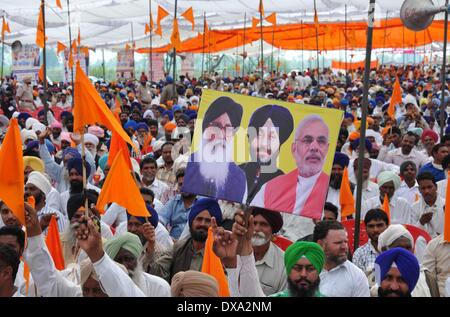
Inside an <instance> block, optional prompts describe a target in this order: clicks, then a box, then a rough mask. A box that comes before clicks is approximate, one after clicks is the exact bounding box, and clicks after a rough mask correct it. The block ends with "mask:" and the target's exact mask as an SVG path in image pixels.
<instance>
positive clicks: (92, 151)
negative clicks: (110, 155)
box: [88, 149, 97, 159]
mask: <svg viewBox="0 0 450 317" xmlns="http://www.w3.org/2000/svg"><path fill="white" fill-rule="evenodd" d="M88 151H89V153H91V154H92V157H93V158H94V159H95V156H96V155H97V149H93V150H88Z"/></svg>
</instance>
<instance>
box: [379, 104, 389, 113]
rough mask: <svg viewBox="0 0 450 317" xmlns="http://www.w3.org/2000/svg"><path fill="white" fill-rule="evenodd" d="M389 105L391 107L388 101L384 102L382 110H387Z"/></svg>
mask: <svg viewBox="0 0 450 317" xmlns="http://www.w3.org/2000/svg"><path fill="white" fill-rule="evenodd" d="M388 107H389V104H388V103H386V104H384V105H383V107H381V111H382V112H385V111H387V109H388Z"/></svg>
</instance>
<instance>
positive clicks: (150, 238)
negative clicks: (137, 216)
mask: <svg viewBox="0 0 450 317" xmlns="http://www.w3.org/2000/svg"><path fill="white" fill-rule="evenodd" d="M142 234H143V235H144V238H145V240H147V252H149V253H151V252H153V251H154V248H155V243H156V234H155V228H154V227H153V226H152V224H151V223H150V222H146V223H144V224H143V225H142Z"/></svg>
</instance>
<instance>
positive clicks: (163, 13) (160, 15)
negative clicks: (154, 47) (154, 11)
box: [155, 5, 169, 36]
mask: <svg viewBox="0 0 450 317" xmlns="http://www.w3.org/2000/svg"><path fill="white" fill-rule="evenodd" d="M168 15H169V12H167V10H166V9H164V8H163V7H161V6H160V5H158V17H157V18H156V25H157V29H156V31H155V34H158V35H159V36H162V29H161V21H162V20H163V19H164V18H165V17H167V16H168Z"/></svg>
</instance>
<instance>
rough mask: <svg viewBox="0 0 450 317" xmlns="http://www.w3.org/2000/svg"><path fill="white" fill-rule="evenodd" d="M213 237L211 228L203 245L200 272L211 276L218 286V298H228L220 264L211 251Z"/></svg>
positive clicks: (225, 280) (225, 278)
mask: <svg viewBox="0 0 450 317" xmlns="http://www.w3.org/2000/svg"><path fill="white" fill-rule="evenodd" d="M213 243H214V236H213V233H212V228H211V227H210V228H209V229H208V238H207V239H206V243H205V253H204V255H203V263H202V270H201V271H202V272H203V273H206V274H209V275H211V276H212V277H214V278H215V279H216V281H217V284H218V285H219V296H220V297H230V290H229V288H228V279H227V277H226V276H225V272H224V270H223V265H222V262H221V261H220V258H219V257H218V256H217V255H216V254H215V253H214V251H213Z"/></svg>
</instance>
